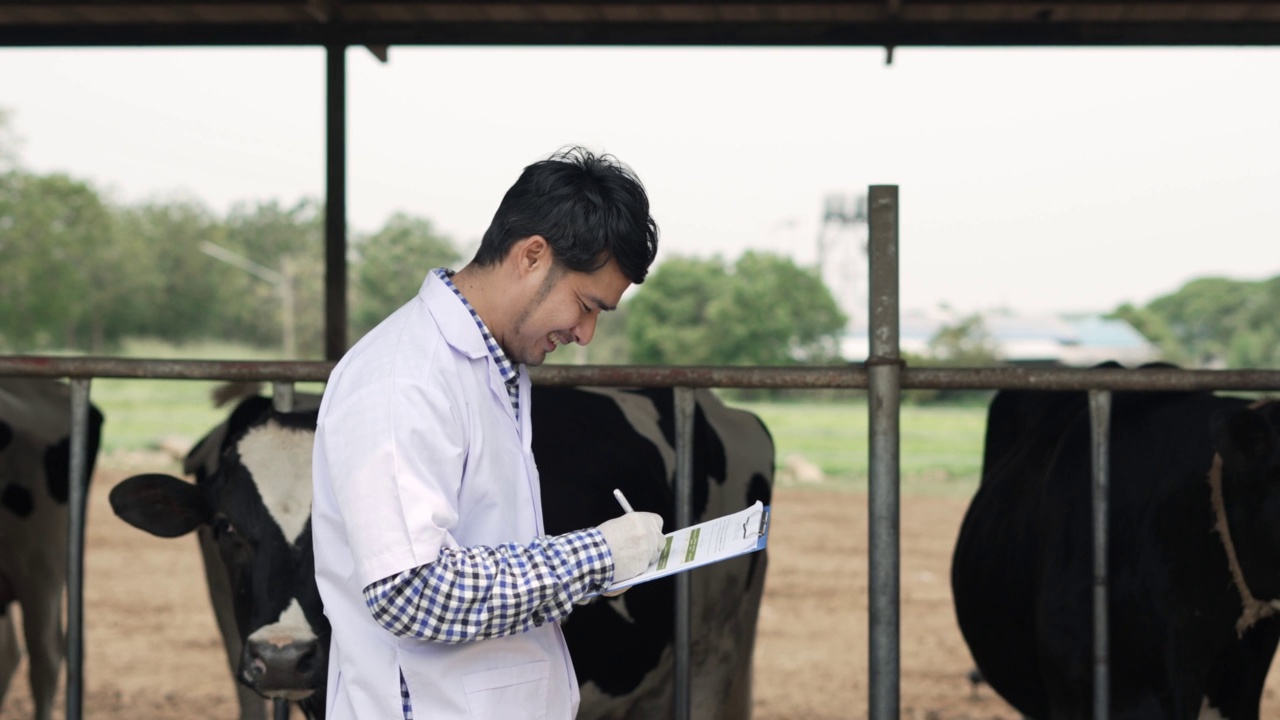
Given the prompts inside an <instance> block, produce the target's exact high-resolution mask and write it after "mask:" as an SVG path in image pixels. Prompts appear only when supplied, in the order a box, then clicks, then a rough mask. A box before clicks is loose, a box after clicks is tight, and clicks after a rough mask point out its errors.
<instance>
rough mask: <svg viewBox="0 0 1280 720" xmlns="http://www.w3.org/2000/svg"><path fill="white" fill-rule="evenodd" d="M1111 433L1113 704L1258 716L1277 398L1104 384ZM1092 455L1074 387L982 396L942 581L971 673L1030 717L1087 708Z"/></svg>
mask: <svg viewBox="0 0 1280 720" xmlns="http://www.w3.org/2000/svg"><path fill="white" fill-rule="evenodd" d="M1137 372H1141V370H1139V371H1137ZM1111 443H1112V447H1111V453H1110V463H1111V465H1110V483H1111V485H1110V494H1109V504H1110V522H1109V525H1108V528H1109V537H1108V543H1109V545H1108V557H1107V562H1108V569H1109V603H1110V610H1109V613H1108V623H1109V628H1110V707H1111V712H1112V716H1113V717H1116V718H1187V719H1189V718H1196V717H1203V718H1210V717H1217V718H1229V719H1230V720H1247V719H1249V718H1257V717H1258V705H1259V700H1260V697H1261V692H1262V685H1263V681H1264V679H1265V677H1266V675H1267V670H1268V668H1269V667H1270V663H1271V658H1272V656H1273V655H1274V653H1275V649H1276V645H1277V641H1278V640H1280V619H1277V618H1275V617H1273V616H1270V613H1271V612H1274V610H1275V608H1277V607H1280V600H1277V598H1280V406H1276V405H1264V406H1261V407H1257V408H1253V407H1250V403H1249V402H1248V401H1246V400H1243V399H1240V398H1232V397H1219V396H1216V395H1214V394H1212V393H1199V392H1198V393H1115V394H1114V395H1113V406H1112V417H1111ZM1215 463H1220V466H1219V468H1220V469H1219V471H1215V472H1211V471H1212V470H1213V469H1214V468H1215ZM1091 467H1092V465H1091V455H1090V427H1089V412H1088V407H1087V399H1086V395H1085V394H1084V393H1078V392H1076V393H1053V392H1021V391H1019V392H1009V391H1003V392H1000V393H998V394H997V395H996V396H995V398H994V399H993V400H992V403H991V407H990V410H989V414H988V422H987V436H986V448H985V454H984V458H983V470H982V484H981V487H980V488H979V489H978V492H977V493H976V494H975V496H974V498H973V502H972V504H971V505H970V507H969V511H968V513H967V515H966V516H965V519H964V523H963V525H962V527H961V530H960V536H959V539H958V541H957V544H956V549H955V555H954V558H953V562H952V571H951V582H952V591H953V593H954V598H955V608H956V615H957V618H958V620H959V624H960V629H961V631H962V633H963V634H964V638H965V641H966V642H967V643H968V645H969V649H970V651H971V652H972V653H973V657H974V660H975V661H976V662H977V664H978V667H979V668H980V669H981V673H982V675H983V677H984V678H985V679H986V680H987V681H988V682H989V683H990V684H991V686H992V687H993V688H994V689H995V690H996V691H997V692H999V693H1000V694H1001V695H1002V696H1003V697H1004V698H1005V699H1006V700H1008V701H1009V702H1010V703H1011V704H1012V705H1013V706H1014V707H1016V708H1017V709H1018V710H1019V711H1021V712H1022V713H1023V714H1024V715H1026V716H1029V717H1034V718H1087V717H1090V716H1091V715H1092V703H1093V699H1092V693H1093V682H1092V680H1093V669H1092V667H1093V666H1092V654H1093V649H1092V642H1091V638H1092V598H1093V579H1092V572H1093V540H1092V520H1091V517H1092V516H1091V512H1092V511H1091V505H1090V497H1091V487H1092V482H1091V473H1092V470H1091ZM1211 476H1215V477H1218V478H1219V480H1220V487H1221V491H1222V495H1221V497H1222V498H1223V507H1224V514H1225V524H1224V526H1225V527H1226V528H1228V532H1227V536H1228V537H1229V538H1230V539H1231V540H1232V541H1233V542H1232V543H1231V544H1232V545H1233V547H1234V552H1235V555H1236V557H1238V560H1239V567H1240V568H1241V570H1242V571H1241V573H1240V581H1239V582H1236V581H1235V580H1234V579H1233V573H1232V570H1231V567H1230V565H1229V559H1228V558H1229V555H1228V552H1227V549H1226V544H1225V543H1224V539H1223V536H1222V535H1220V533H1219V532H1218V531H1217V528H1218V527H1219V526H1220V525H1219V520H1218V515H1217V514H1215V508H1214V502H1213V495H1214V493H1213V489H1212V486H1211V482H1210V480H1211ZM1249 594H1251V595H1252V596H1254V597H1257V598H1262V599H1263V600H1264V601H1268V602H1269V604H1268V602H1259V603H1256V604H1249V605H1247V604H1246V603H1245V600H1244V597H1247V596H1248V595H1249ZM1246 609H1247V610H1248V612H1247V613H1246Z"/></svg>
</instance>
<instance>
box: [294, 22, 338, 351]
mask: <svg viewBox="0 0 1280 720" xmlns="http://www.w3.org/2000/svg"><path fill="white" fill-rule="evenodd" d="M325 61H326V73H325V89H326V95H325V118H326V124H325V148H326V159H325V200H324V357H325V359H326V360H337V359H338V358H340V357H342V355H343V353H345V352H346V351H347V46H346V45H343V44H342V43H332V44H329V45H326V46H325ZM291 359H292V358H291Z"/></svg>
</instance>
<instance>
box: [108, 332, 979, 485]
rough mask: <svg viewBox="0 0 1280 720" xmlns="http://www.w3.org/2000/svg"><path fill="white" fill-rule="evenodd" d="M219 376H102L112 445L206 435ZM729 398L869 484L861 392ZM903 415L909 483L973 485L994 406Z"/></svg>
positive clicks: (783, 452)
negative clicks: (201, 378)
mask: <svg viewBox="0 0 1280 720" xmlns="http://www.w3.org/2000/svg"><path fill="white" fill-rule="evenodd" d="M121 354H122V355H125V356H128V357H138V358H162V359H216V360H274V359H278V358H277V356H275V355H273V354H272V353H270V352H266V351H261V350H253V349H250V348H244V347H239V346H234V345H226V344H215V345H210V344H196V345H190V346H183V347H178V348H175V347H172V346H168V345H164V344H160V343H148V342H145V341H138V342H134V343H131V344H130V345H129V346H128V347H126V348H125V351H124V352H122V353H121ZM216 385H218V383H216V382H205V381H195V380H115V379H105V378H104V379H98V380H94V381H93V385H92V390H91V393H92V398H93V401H94V403H95V404H97V405H98V406H99V407H100V408H102V409H103V411H104V412H105V413H106V417H107V421H106V425H105V427H104V428H103V450H104V452H105V453H107V454H110V453H113V452H117V451H128V450H146V449H154V448H157V447H159V446H160V445H161V443H163V442H165V441H167V440H171V439H178V440H179V441H187V442H193V441H195V440H197V439H199V438H200V437H201V436H203V435H204V434H205V433H206V432H208V430H209V429H210V428H212V427H213V426H214V425H216V424H217V423H219V422H221V421H222V420H223V419H224V418H225V416H226V413H227V408H221V409H218V408H214V407H213V406H212V404H211V402H210V391H211V390H212V389H213V388H214V387H215V386H216ZM320 389H321V386H320V385H319V384H317V383H300V384H299V386H298V390H299V391H307V392H318V391H319V390H320ZM728 402H729V404H731V405H735V406H738V407H743V408H746V409H748V410H751V411H752V412H755V413H756V414H757V415H759V416H760V418H761V419H762V420H763V421H764V423H765V425H766V426H768V428H769V431H770V432H771V433H772V434H773V438H774V444H775V446H776V448H777V457H778V463H779V465H780V466H781V465H782V464H783V463H784V462H785V460H786V458H787V457H788V456H790V455H800V456H803V457H804V458H806V459H807V460H809V461H810V462H813V463H815V464H816V465H818V466H819V467H820V468H822V471H823V473H824V474H825V475H826V480H825V481H824V482H823V483H822V485H821V487H824V488H837V489H842V490H848V491H851V492H865V491H866V487H867V464H868V457H867V444H868V415H867V405H866V402H865V400H863V399H862V398H861V397H859V398H856V399H845V400H811V401H804V400H801V401H795V400H787V401H776V402H741V401H734V400H729V401H728ZM900 418H901V421H900V427H901V433H902V442H901V467H902V491H903V492H904V493H914V494H931V495H939V494H942V495H971V494H972V493H973V490H974V489H975V488H976V486H977V480H978V476H979V473H980V471H981V465H982V436H983V432H984V429H985V423H986V408H985V407H984V406H918V405H907V406H904V407H903V408H902V411H901V416H900Z"/></svg>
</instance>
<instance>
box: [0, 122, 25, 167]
mask: <svg viewBox="0 0 1280 720" xmlns="http://www.w3.org/2000/svg"><path fill="white" fill-rule="evenodd" d="M20 144H21V140H20V139H19V138H18V135H17V133H16V132H14V130H13V113H12V112H10V111H9V110H7V109H5V108H2V107H0V173H4V172H9V171H11V170H16V169H18V146H19V145H20Z"/></svg>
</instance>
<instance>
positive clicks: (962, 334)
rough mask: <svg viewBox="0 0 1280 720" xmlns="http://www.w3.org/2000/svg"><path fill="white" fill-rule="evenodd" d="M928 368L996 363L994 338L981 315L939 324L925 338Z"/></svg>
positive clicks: (997, 354)
mask: <svg viewBox="0 0 1280 720" xmlns="http://www.w3.org/2000/svg"><path fill="white" fill-rule="evenodd" d="M929 354H930V355H931V356H932V358H933V360H932V362H929V363H927V364H931V365H948V366H952V367H984V366H988V365H995V364H997V363H998V362H999V352H998V348H997V346H996V341H995V338H993V337H992V336H991V333H990V332H989V331H988V330H987V324H986V322H984V321H983V319H982V316H981V315H977V314H974V315H968V316H965V317H963V318H960V319H959V320H957V321H956V322H955V323H954V324H949V325H943V326H942V327H940V328H938V331H937V332H936V333H934V334H933V337H931V338H929Z"/></svg>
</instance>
